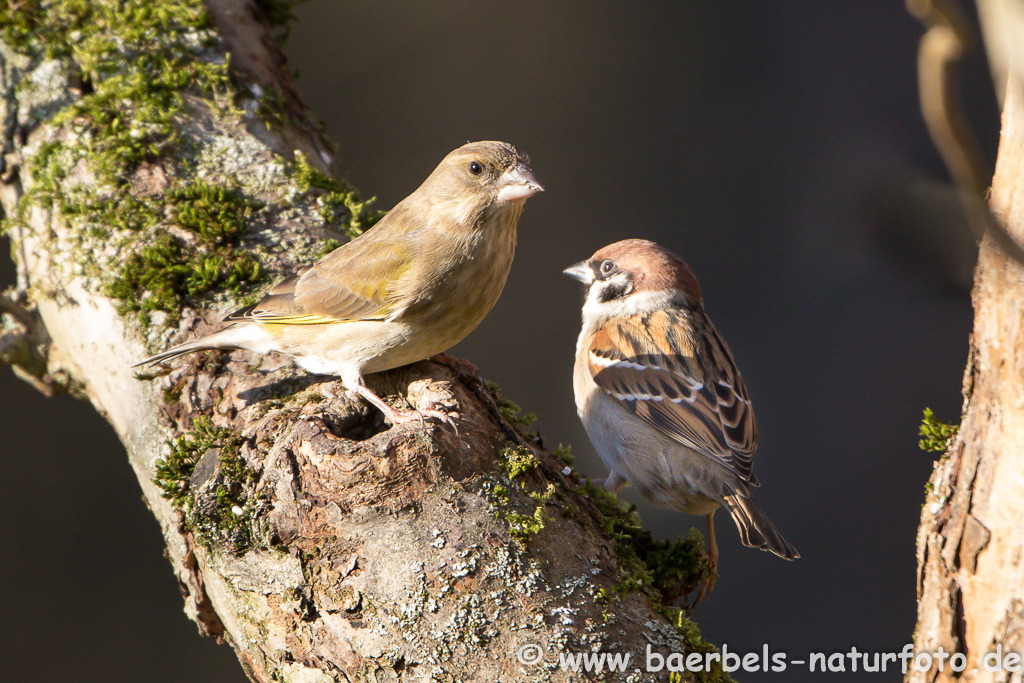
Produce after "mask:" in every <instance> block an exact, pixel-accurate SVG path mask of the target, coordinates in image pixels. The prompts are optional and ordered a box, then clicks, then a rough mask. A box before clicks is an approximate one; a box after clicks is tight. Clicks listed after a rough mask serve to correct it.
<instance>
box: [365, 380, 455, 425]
mask: <svg viewBox="0 0 1024 683" xmlns="http://www.w3.org/2000/svg"><path fill="white" fill-rule="evenodd" d="M356 393H358V394H359V395H360V396H362V397H363V398H365V399H366V400H367V401H369V402H370V403H372V404H373V405H375V406H377V408H378V409H379V410H380V412H382V413H384V415H385V416H386V417H387V418H388V419H389V420H391V424H395V425H400V424H405V423H406V422H415V421H417V420H418V421H419V423H420V426H425V425H424V422H423V418H425V417H432V418H434V419H435V420H439V421H441V422H444V423H445V424H448V425H451V427H452V429H454V430H455V433H456V434H458V433H459V428H458V427H457V426H456V425H455V421H454V420H452V417H451V415H449V414H448V413H447V412H445V411H444V410H436V409H434V408H420V409H419V410H395V409H394V408H392V407H391V406H389V405H388V404H387V403H385V402H384V399H382V398H381V397H380V396H378V395H377V394H375V393H373V390H371V389H370V387H368V386H366V385H365V384H363V383H362V382H360V383H359V384H357V385H356Z"/></svg>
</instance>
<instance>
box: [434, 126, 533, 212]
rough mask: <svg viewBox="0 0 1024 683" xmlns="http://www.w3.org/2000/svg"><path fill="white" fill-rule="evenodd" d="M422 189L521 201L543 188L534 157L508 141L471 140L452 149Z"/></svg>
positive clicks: (456, 195)
mask: <svg viewBox="0 0 1024 683" xmlns="http://www.w3.org/2000/svg"><path fill="white" fill-rule="evenodd" d="M421 189H424V190H428V191H429V192H430V194H432V195H433V196H435V197H451V198H465V199H466V200H475V201H477V202H481V203H486V204H490V203H495V202H497V203H503V202H517V203H519V204H522V202H523V200H525V199H526V198H527V197H532V196H533V195H535V194H537V193H538V192H543V191H544V187H543V186H542V185H541V184H540V183H539V182H537V178H536V177H535V176H534V175H533V169H531V168H530V157H528V156H526V154H525V153H524V152H522V151H520V150H519V149H518V148H516V147H515V146H514V145H510V144H508V143H507V142H493V141H486V142H470V143H467V144H465V145H463V146H462V147H459V148H458V149H456V150H455V151H453V152H451V153H450V154H448V156H446V157H445V158H444V160H443V161H441V163H440V164H439V165H438V167H437V168H436V169H434V172H433V173H431V174H430V177H428V178H427V179H426V181H425V182H424V183H423V187H422V188H421Z"/></svg>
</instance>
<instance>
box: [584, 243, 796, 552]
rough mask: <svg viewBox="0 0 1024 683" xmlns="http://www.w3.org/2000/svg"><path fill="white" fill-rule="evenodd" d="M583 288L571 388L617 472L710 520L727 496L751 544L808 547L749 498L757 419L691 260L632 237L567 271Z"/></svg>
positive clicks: (658, 501) (663, 503)
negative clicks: (792, 540)
mask: <svg viewBox="0 0 1024 683" xmlns="http://www.w3.org/2000/svg"><path fill="white" fill-rule="evenodd" d="M565 273H566V275H570V276H572V277H574V278H576V279H577V280H579V281H580V282H582V283H583V284H584V285H586V287H587V293H586V302H585V303H584V304H583V330H582V332H580V338H579V342H578V343H577V346H576V367H575V370H574V372H573V388H574V389H575V393H576V409H577V412H578V413H579V416H580V419H581V420H582V421H583V426H584V428H585V429H586V430H587V435H588V436H589V437H590V440H591V441H592V442H593V444H594V448H595V449H596V450H597V452H598V454H599V455H600V456H601V459H602V460H603V461H604V463H605V465H607V467H608V469H609V470H611V474H609V476H608V479H607V481H606V482H605V487H606V488H608V489H610V490H613V491H615V490H618V489H620V488H621V487H622V486H623V485H624V484H625V483H627V482H629V483H631V484H632V485H633V486H635V487H637V488H638V489H639V490H640V493H641V494H643V496H644V498H646V499H647V500H649V501H650V502H652V503H653V504H655V505H657V506H659V507H664V508H670V509H673V510H679V511H680V512H686V513H689V514H693V515H705V516H706V517H707V521H708V536H709V549H708V558H709V560H710V562H711V565H712V567H714V566H715V565H717V562H718V547H717V544H716V543H715V527H714V514H715V510H716V509H718V506H719V505H724V506H725V508H726V509H727V510H728V511H729V514H730V515H731V516H732V519H733V522H735V523H736V528H737V529H739V532H740V537H741V539H742V540H743V545H746V546H750V547H753V548H761V549H763V550H770V551H771V552H773V553H775V554H776V555H778V556H779V557H783V558H785V559H787V560H792V559H795V558H797V557H800V553H798V552H797V551H796V548H794V547H793V546H792V545H790V544H789V543H788V542H787V541H786V540H785V539H784V538H782V535H781V534H779V532H778V530H777V529H776V528H775V526H774V525H773V524H772V523H771V522H770V521H768V518H767V517H765V515H764V513H763V512H761V510H760V508H758V507H757V505H755V504H754V501H753V499H752V498H751V497H750V488H751V487H752V486H759V485H760V484H759V482H758V481H757V478H756V477H755V476H754V473H753V472H752V471H751V464H752V462H751V461H752V458H753V456H754V450H755V449H756V447H757V424H756V423H755V421H754V411H753V410H752V409H751V407H750V399H749V398H748V397H747V389H746V387H745V386H744V385H743V379H742V378H741V377H740V373H739V370H737V369H736V363H735V361H733V358H732V354H731V353H730V352H729V347H728V346H726V345H725V342H724V341H723V340H722V338H721V337H720V336H719V335H718V332H717V331H716V330H715V327H714V325H712V324H711V321H710V320H709V319H708V317H707V315H705V313H704V307H703V302H702V299H701V293H700V285H698V284H697V278H696V277H695V276H694V274H693V272H692V271H691V270H690V268H689V266H687V265H686V263H685V262H683V260H682V259H681V258H679V257H678V256H676V255H675V254H673V253H672V252H670V251H668V250H667V249H665V248H664V247H661V246H658V245H657V244H655V243H653V242H648V241H646V240H636V239H633V240H625V241H622V242H616V243H615V244H612V245H609V246H607V247H605V248H604V249H601V250H600V251H598V252H597V253H596V254H594V256H593V257H592V258H590V259H589V260H587V261H582V262H580V263H577V264H576V265H574V266H571V267H570V268H567V269H566V270H565Z"/></svg>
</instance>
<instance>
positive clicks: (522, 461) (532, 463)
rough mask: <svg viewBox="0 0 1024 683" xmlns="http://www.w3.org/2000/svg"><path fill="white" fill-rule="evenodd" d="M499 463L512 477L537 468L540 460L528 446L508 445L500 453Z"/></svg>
mask: <svg viewBox="0 0 1024 683" xmlns="http://www.w3.org/2000/svg"><path fill="white" fill-rule="evenodd" d="M498 465H499V466H500V467H501V469H503V470H505V473H506V474H508V476H509V478H510V479H515V478H516V477H518V476H520V475H522V474H526V473H527V472H530V471H532V470H535V469H537V467H538V466H539V465H540V461H538V460H537V458H536V456H534V454H533V453H532V452H530V450H529V449H528V448H525V447H523V446H513V445H511V444H510V445H507V446H505V448H503V449H502V450H501V451H500V452H499V453H498Z"/></svg>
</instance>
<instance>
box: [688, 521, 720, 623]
mask: <svg viewBox="0 0 1024 683" xmlns="http://www.w3.org/2000/svg"><path fill="white" fill-rule="evenodd" d="M707 520H708V550H707V553H708V564H709V565H710V566H711V576H709V577H708V578H707V579H706V580H704V581H703V582H702V583H701V584H700V590H699V591H698V592H697V599H696V600H695V601H694V603H693V604H695V605H696V604H697V603H698V602H700V601H701V600H703V599H704V598H706V597H708V596H709V595H711V591H713V590H714V589H715V580H717V579H718V543H717V542H716V541H715V513H714V512H712V513H711V514H709V515H708V517H707Z"/></svg>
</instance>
